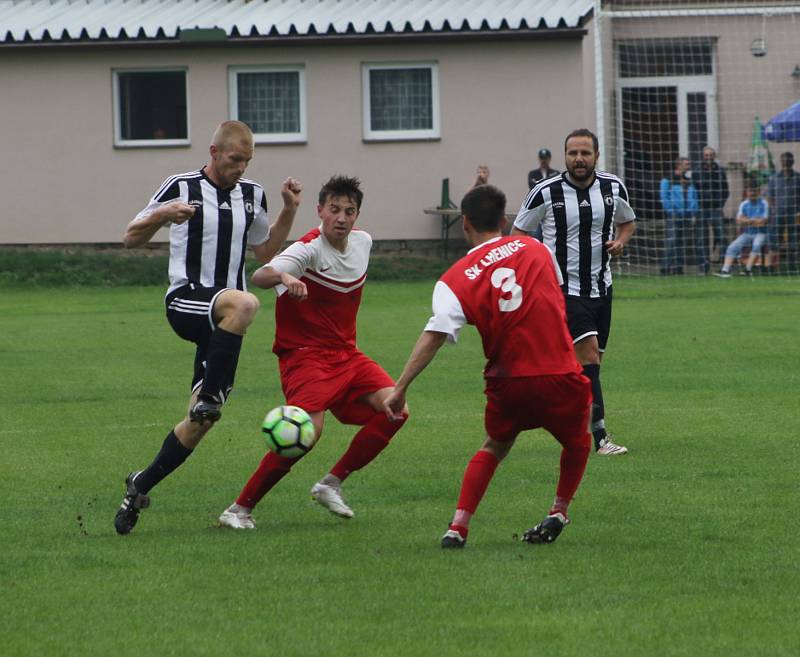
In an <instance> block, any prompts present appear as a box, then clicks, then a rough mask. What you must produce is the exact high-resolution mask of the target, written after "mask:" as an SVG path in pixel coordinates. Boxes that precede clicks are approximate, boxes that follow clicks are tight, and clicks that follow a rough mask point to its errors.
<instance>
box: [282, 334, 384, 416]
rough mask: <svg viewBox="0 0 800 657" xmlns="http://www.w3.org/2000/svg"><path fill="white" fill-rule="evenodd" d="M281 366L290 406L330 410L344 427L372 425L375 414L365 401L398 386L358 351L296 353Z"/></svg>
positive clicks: (284, 359) (300, 351)
mask: <svg viewBox="0 0 800 657" xmlns="http://www.w3.org/2000/svg"><path fill="white" fill-rule="evenodd" d="M278 363H279V365H280V372H281V386H282V387H283V394H284V396H285V397H286V403H287V404H290V405H292V406H299V407H300V408H302V409H304V410H306V411H308V412H309V413H313V412H314V411H327V410H330V411H331V413H333V414H334V416H335V417H336V419H337V420H339V421H340V422H343V423H344V424H358V425H362V424H366V423H367V422H369V420H370V419H371V418H372V417H373V416H374V415H375V410H374V409H373V408H372V407H371V406H369V404H366V403H365V402H364V400H363V397H364V396H365V395H368V394H370V393H373V392H375V391H376V390H381V389H382V388H391V387H393V386H394V381H393V380H392V378H391V377H390V376H389V375H388V374H387V373H386V370H384V369H383V368H382V367H381V366H380V365H378V363H376V362H375V361H374V360H372V359H371V358H369V357H368V356H365V355H364V354H363V353H361V352H360V351H358V350H357V349H356V350H341V351H340V350H333V349H315V348H311V347H309V348H307V349H293V350H292V351H289V352H287V353H285V354H283V355H281V356H280V357H279V358H278Z"/></svg>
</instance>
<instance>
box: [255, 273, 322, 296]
mask: <svg viewBox="0 0 800 657" xmlns="http://www.w3.org/2000/svg"><path fill="white" fill-rule="evenodd" d="M252 281H253V285H255V286H256V287H261V288H264V289H265V290H269V289H272V288H273V287H275V286H276V285H284V286H285V287H286V290H287V294H288V295H289V298H291V299H297V300H298V301H303V300H305V299H306V297H308V288H307V287H306V284H305V283H303V282H302V281H301V280H298V279H297V278H295V277H294V276H292V275H291V274H287V273H286V272H283V271H278V270H277V269H275V268H273V267H270V266H265V267H262V268H261V269H259V270H257V271H256V272H255V273H254V274H253V278H252Z"/></svg>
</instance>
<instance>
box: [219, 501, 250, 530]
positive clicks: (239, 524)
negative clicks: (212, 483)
mask: <svg viewBox="0 0 800 657" xmlns="http://www.w3.org/2000/svg"><path fill="white" fill-rule="evenodd" d="M219 525H220V527H230V528H231V529H255V528H256V521H255V520H253V515H252V513H251V512H250V509H245V508H244V507H241V506H239V505H238V504H231V505H230V506H229V507H228V508H227V509H225V510H224V511H223V512H222V515H221V516H220V517H219Z"/></svg>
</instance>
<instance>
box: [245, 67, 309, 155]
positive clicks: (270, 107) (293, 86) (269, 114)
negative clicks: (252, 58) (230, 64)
mask: <svg viewBox="0 0 800 657" xmlns="http://www.w3.org/2000/svg"><path fill="white" fill-rule="evenodd" d="M229 82H230V114H231V118H233V119H236V120H238V121H242V122H244V123H246V124H247V125H248V126H250V129H251V130H252V131H253V135H254V137H255V140H256V142H257V143H258V142H261V143H265V142H273V143H274V142H305V141H306V93H305V71H304V69H303V67H302V66H291V67H287V66H282V67H252V66H251V67H236V68H231V69H230V72H229Z"/></svg>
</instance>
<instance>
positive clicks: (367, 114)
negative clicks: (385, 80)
mask: <svg viewBox="0 0 800 657" xmlns="http://www.w3.org/2000/svg"><path fill="white" fill-rule="evenodd" d="M420 68H424V69H429V70H430V72H431V121H432V124H431V127H430V128H429V129H424V130H373V129H372V103H371V101H370V72H371V71H374V70H390V69H420ZM361 97H362V127H363V139H364V141H436V140H439V139H441V136H442V135H441V121H440V111H441V110H440V102H439V62H437V61H411V62H398V61H394V62H362V64H361Z"/></svg>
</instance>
